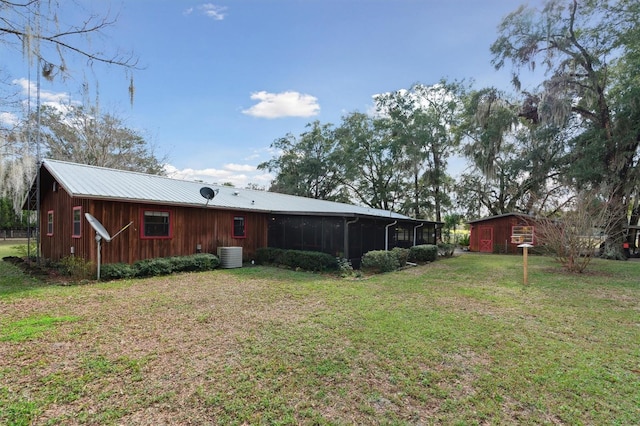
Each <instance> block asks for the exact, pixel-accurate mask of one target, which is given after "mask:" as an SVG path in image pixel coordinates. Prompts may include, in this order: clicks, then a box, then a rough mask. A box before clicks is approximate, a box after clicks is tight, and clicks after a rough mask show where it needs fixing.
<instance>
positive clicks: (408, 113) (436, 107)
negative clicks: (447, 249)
mask: <svg viewBox="0 0 640 426" xmlns="http://www.w3.org/2000/svg"><path fill="white" fill-rule="evenodd" d="M462 92H463V87H462V85H461V84H460V83H448V82H446V81H441V82H440V83H438V84H435V85H433V86H424V85H422V84H415V85H413V86H412V87H411V89H410V90H399V91H396V92H392V93H386V94H382V95H378V96H376V107H377V109H378V111H380V112H381V113H382V114H383V115H388V116H389V118H390V120H389V124H390V126H391V131H392V135H393V137H394V139H395V146H396V149H398V150H399V152H400V153H401V154H402V159H401V162H400V163H399V164H398V166H399V168H401V169H403V171H404V172H406V173H408V175H409V176H410V179H411V182H410V184H409V185H408V186H409V187H410V188H411V190H410V191H409V194H410V200H409V201H408V202H407V203H406V207H405V209H406V210H407V211H406V212H407V213H409V214H412V215H413V216H414V217H424V216H425V215H424V214H423V212H422V211H421V207H425V206H426V205H428V204H429V201H428V200H427V199H426V198H425V196H426V195H429V196H430V198H431V201H432V203H431V205H432V206H433V210H432V211H433V214H434V216H435V220H437V221H441V220H442V205H443V203H448V202H449V200H448V197H447V194H446V192H445V191H443V187H444V185H445V182H446V180H447V173H446V168H447V159H448V157H449V156H450V155H451V154H452V153H453V152H454V151H455V149H456V142H457V140H456V138H455V137H454V134H453V132H452V128H453V127H455V126H456V125H457V121H458V119H459V117H460V112H461V102H460V95H461V94H462Z"/></svg>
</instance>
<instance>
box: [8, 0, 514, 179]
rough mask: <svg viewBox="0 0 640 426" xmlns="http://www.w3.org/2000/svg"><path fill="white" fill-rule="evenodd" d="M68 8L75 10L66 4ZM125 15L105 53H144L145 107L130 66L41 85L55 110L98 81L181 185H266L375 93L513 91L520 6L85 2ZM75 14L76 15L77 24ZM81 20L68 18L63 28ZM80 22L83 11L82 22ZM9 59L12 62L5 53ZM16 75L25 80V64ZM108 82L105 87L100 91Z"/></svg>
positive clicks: (374, 0)
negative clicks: (279, 160) (443, 82)
mask: <svg viewBox="0 0 640 426" xmlns="http://www.w3.org/2000/svg"><path fill="white" fill-rule="evenodd" d="M62 3H63V4H64V5H66V4H67V3H68V2H62ZM83 3H84V4H85V5H86V7H87V8H88V9H91V10H96V11H98V12H100V11H105V10H110V11H111V13H112V15H115V14H117V15H118V18H117V22H116V24H115V25H114V27H112V28H110V29H109V30H108V31H107V32H106V37H104V38H98V37H95V38H94V40H93V43H95V46H100V48H103V47H104V48H107V49H111V50H113V49H116V48H119V49H121V50H133V51H134V52H135V54H136V55H137V56H138V57H139V64H140V65H141V66H142V67H144V69H142V70H138V71H134V72H133V76H134V80H135V87H136V91H135V100H134V104H133V106H131V105H130V104H129V96H128V91H127V88H128V77H127V75H126V73H125V71H124V70H122V69H119V68H117V67H107V66H103V65H100V64H94V65H93V67H92V68H91V69H88V68H87V67H86V61H84V60H72V61H70V64H69V66H70V73H69V76H68V78H66V79H64V80H62V79H56V80H54V82H48V81H43V82H42V93H43V101H47V100H48V99H50V98H51V99H63V100H67V101H69V100H71V101H81V100H82V95H81V94H80V92H81V90H80V87H81V84H82V82H83V81H84V80H85V79H89V80H90V81H92V82H95V81H96V80H97V81H99V85H98V86H95V83H91V87H92V96H94V97H95V96H96V94H98V96H99V100H100V105H101V107H102V108H103V109H104V110H108V111H111V112H115V113H116V114H117V115H119V116H120V117H122V118H124V119H125V120H126V123H127V125H128V126H129V127H131V128H134V129H137V130H139V131H140V132H141V133H142V134H143V135H145V136H146V137H147V139H148V140H149V142H150V143H151V144H153V145H154V146H155V149H156V153H157V154H158V155H160V156H162V155H166V156H167V160H168V161H167V163H168V170H169V171H170V172H171V174H172V175H173V176H175V177H180V178H186V179H202V180H204V181H207V182H219V183H222V182H232V183H233V184H235V185H236V186H239V187H242V186H245V185H246V184H247V183H249V182H251V183H256V184H258V185H262V186H268V183H269V181H270V179H271V177H270V176H268V175H265V173H264V172H262V171H257V170H256V169H255V167H256V166H257V165H258V164H259V163H260V162H262V161H266V160H268V159H270V158H271V157H272V156H273V155H274V153H273V152H272V151H271V150H270V149H269V146H270V144H271V143H272V142H273V141H274V140H275V139H277V138H279V137H283V136H285V135H286V134H288V133H292V134H294V135H299V134H300V133H301V132H303V131H304V129H305V125H306V124H307V123H310V122H312V121H315V120H319V121H320V122H322V123H333V124H339V123H340V121H341V117H342V116H343V115H345V114H347V113H349V112H353V111H361V112H365V111H367V110H368V109H369V108H370V107H371V106H372V96H373V95H375V94H378V93H382V92H388V91H394V90H399V89H407V88H409V87H410V86H411V85H412V84H414V83H422V84H425V85H430V84H434V83H436V82H438V81H439V80H440V79H441V78H446V79H449V80H453V79H459V80H460V79H465V80H470V79H472V80H474V82H475V83H474V86H475V87H484V86H488V85H493V86H497V87H500V88H504V89H507V90H508V89H509V70H503V71H499V72H498V71H495V70H494V69H493V67H492V66H491V64H490V60H491V54H490V52H489V46H490V45H491V43H492V42H493V41H494V40H495V38H496V36H497V30H496V28H497V25H498V24H499V22H500V21H501V19H502V18H503V17H504V16H505V15H506V14H508V13H509V12H512V11H513V10H515V9H516V8H517V7H518V6H519V5H520V4H521V2H519V1H514V0H446V1H445V0H440V1H435V0H236V1H230V0H227V1H214V2H197V1H190V0H179V1H178V0H135V1H134V0H130V1H126V2H122V3H121V4H120V3H116V2H111V3H106V2H104V1H83ZM65 13H66V15H65ZM82 13H83V12H81V11H80V12H78V11H77V9H70V10H68V11H66V12H65V11H63V13H62V14H61V20H62V21H64V20H65V19H66V20H73V19H75V18H77V17H78V16H81V15H82ZM72 14H77V15H76V16H73V15H72ZM3 56H4V55H3ZM14 56H16V58H14V59H16V61H15V63H12V62H9V63H8V64H7V65H5V67H6V68H5V69H6V70H8V71H9V72H10V74H11V77H12V78H14V79H16V84H18V81H17V80H18V79H20V78H26V77H27V71H26V70H27V66H26V64H25V63H24V61H23V60H22V59H21V57H20V55H15V54H14V55H13V56H12V58H13V57H14ZM96 87H97V89H96Z"/></svg>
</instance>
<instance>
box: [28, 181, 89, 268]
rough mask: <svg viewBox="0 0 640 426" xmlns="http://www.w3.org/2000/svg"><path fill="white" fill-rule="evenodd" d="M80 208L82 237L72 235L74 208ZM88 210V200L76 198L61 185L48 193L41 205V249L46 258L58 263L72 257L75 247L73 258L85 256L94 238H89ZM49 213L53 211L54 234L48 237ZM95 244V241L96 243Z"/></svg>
mask: <svg viewBox="0 0 640 426" xmlns="http://www.w3.org/2000/svg"><path fill="white" fill-rule="evenodd" d="M76 206H80V207H81V216H82V217H81V228H80V229H81V230H80V238H76V237H74V236H73V208H74V207H76ZM88 208H89V201H88V200H83V199H77V198H76V199H74V198H72V197H70V196H69V194H68V193H67V192H66V191H65V190H64V189H63V188H60V187H59V186H56V190H55V191H53V187H52V188H50V190H48V191H46V196H45V197H44V198H43V199H42V201H41V203H40V229H41V238H40V250H41V253H42V257H44V258H45V259H49V260H53V261H58V260H60V259H62V258H64V257H67V256H70V255H71V250H72V247H73V251H74V255H75V256H80V257H86V256H87V254H88V253H89V250H90V244H89V239H91V241H93V235H91V236H89V235H88V232H89V229H90V227H89V229H87V228H88V224H87V223H86V220H85V218H84V213H85V212H86V211H87V209H88ZM49 211H52V212H53V235H47V226H48V222H47V218H48V213H49ZM93 243H94V244H95V241H93Z"/></svg>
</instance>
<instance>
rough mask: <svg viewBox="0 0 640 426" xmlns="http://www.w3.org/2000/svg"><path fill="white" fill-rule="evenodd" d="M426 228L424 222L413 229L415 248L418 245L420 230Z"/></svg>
mask: <svg viewBox="0 0 640 426" xmlns="http://www.w3.org/2000/svg"><path fill="white" fill-rule="evenodd" d="M423 226H424V222H422V223H421V224H420V225H416V226H414V227H413V246H414V247H415V246H416V245H417V244H416V240H417V239H418V228H422V227H423Z"/></svg>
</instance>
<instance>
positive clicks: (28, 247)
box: [11, 241, 38, 258]
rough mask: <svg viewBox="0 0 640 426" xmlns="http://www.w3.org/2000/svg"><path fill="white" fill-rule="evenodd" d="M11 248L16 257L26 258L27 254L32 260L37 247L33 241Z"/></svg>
mask: <svg viewBox="0 0 640 426" xmlns="http://www.w3.org/2000/svg"><path fill="white" fill-rule="evenodd" d="M11 248H12V249H13V250H15V252H16V253H18V256H20V257H27V253H28V254H30V255H31V257H32V258H33V257H36V254H37V250H38V245H37V244H36V242H35V241H31V243H29V244H20V245H17V246H11Z"/></svg>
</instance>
